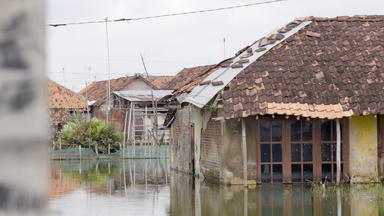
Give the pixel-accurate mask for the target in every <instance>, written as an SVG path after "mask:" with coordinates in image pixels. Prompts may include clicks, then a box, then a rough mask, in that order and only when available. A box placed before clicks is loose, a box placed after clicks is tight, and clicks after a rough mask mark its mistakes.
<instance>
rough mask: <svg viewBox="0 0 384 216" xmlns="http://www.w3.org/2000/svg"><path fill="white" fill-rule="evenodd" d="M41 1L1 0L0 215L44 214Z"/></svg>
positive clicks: (45, 170)
mask: <svg viewBox="0 0 384 216" xmlns="http://www.w3.org/2000/svg"><path fill="white" fill-rule="evenodd" d="M43 8H44V0H29V1H14V0H2V1H0V92H1V94H0V170H1V173H0V193H1V195H0V215H44V207H45V203H46V197H47V188H48V186H49V184H48V162H47V151H48V142H47V139H48V124H47V120H48V110H47V108H46V94H47V93H46V78H45V39H44V38H45V32H44V29H45V16H44V14H45V12H44V10H43Z"/></svg>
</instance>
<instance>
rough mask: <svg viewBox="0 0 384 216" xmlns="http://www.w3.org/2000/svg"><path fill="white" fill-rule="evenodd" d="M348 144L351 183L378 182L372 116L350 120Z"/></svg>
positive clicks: (375, 132)
mask: <svg viewBox="0 0 384 216" xmlns="http://www.w3.org/2000/svg"><path fill="white" fill-rule="evenodd" d="M349 142H350V160H349V161H350V166H349V173H350V176H351V182H352V183H358V182H372V181H374V182H376V181H378V169H377V165H378V160H377V158H378V157H377V156H378V152H377V146H378V143H377V118H375V117H374V116H373V115H368V116H353V117H352V118H350V120H349Z"/></svg>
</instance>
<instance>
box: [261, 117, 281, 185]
mask: <svg viewBox="0 0 384 216" xmlns="http://www.w3.org/2000/svg"><path fill="white" fill-rule="evenodd" d="M282 140H283V127H282V124H281V123H279V122H275V121H266V122H263V123H262V124H260V161H261V181H262V182H282V181H283V149H282Z"/></svg>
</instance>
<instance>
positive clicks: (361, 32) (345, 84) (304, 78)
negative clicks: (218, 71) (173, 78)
mask: <svg viewBox="0 0 384 216" xmlns="http://www.w3.org/2000/svg"><path fill="white" fill-rule="evenodd" d="M304 20H310V21H312V22H311V23H310V24H309V25H307V26H305V27H303V28H302V29H300V30H299V31H298V32H297V33H295V34H293V35H292V36H290V37H288V38H287V39H286V40H284V41H283V42H280V43H278V44H277V45H276V46H275V47H273V48H272V49H271V50H269V51H268V52H266V53H265V54H264V55H262V56H261V57H259V58H258V59H257V60H255V61H254V62H252V63H251V64H250V65H249V66H247V67H246V68H244V69H242V71H241V72H240V73H239V74H238V75H237V76H236V77H235V78H234V79H233V80H232V81H231V82H230V83H229V84H228V85H227V88H225V91H224V92H223V104H224V115H225V118H238V117H246V116H249V115H257V114H261V115H263V114H287V115H300V116H308V117H319V118H341V117H346V116H351V115H368V114H384V91H383V90H384V16H354V17H337V18H312V17H311V18H306V19H298V20H295V21H293V22H291V23H289V24H288V25H287V26H286V27H285V28H282V29H280V30H279V32H281V33H284V32H287V31H289V30H290V29H292V28H293V27H294V26H297V25H298V24H300V23H301V22H302V21H304ZM276 41H278V38H277V36H276V37H275V38H271V37H269V38H267V39H265V38H263V39H261V40H260V42H259V46H260V48H263V45H264V44H265V43H267V44H271V43H275V42H276ZM254 52H257V50H255V51H254Z"/></svg>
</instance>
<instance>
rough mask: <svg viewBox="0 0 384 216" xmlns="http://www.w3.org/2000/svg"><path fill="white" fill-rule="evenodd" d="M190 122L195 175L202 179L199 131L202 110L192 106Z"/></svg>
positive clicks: (201, 123) (201, 125)
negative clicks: (192, 133)
mask: <svg viewBox="0 0 384 216" xmlns="http://www.w3.org/2000/svg"><path fill="white" fill-rule="evenodd" d="M191 114H192V115H191V122H192V123H193V124H194V130H195V132H194V142H195V144H194V148H195V175H196V176H197V177H199V178H201V179H204V175H203V173H202V172H201V169H200V160H201V131H202V130H201V129H202V128H203V116H202V110H201V109H199V108H197V107H195V106H193V107H192V113H191Z"/></svg>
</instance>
